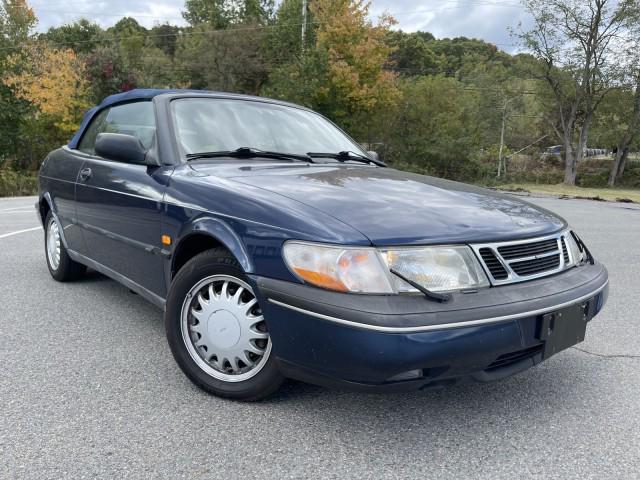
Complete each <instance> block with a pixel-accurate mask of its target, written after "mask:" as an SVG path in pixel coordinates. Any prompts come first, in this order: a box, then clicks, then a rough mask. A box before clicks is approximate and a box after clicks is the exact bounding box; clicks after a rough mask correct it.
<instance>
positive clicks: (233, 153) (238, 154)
mask: <svg viewBox="0 0 640 480" xmlns="http://www.w3.org/2000/svg"><path fill="white" fill-rule="evenodd" d="M219 157H232V158H272V159H275V160H301V161H303V162H308V163H313V159H312V158H311V157H310V156H309V155H298V154H296V153H285V152H269V151H266V150H260V149H258V148H250V147H240V148H236V149H235V150H229V151H219V152H199V153H189V154H187V161H189V160H198V159H200V158H219Z"/></svg>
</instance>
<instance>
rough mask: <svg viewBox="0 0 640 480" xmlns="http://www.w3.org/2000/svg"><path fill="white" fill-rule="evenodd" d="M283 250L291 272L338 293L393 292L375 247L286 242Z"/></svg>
mask: <svg viewBox="0 0 640 480" xmlns="http://www.w3.org/2000/svg"><path fill="white" fill-rule="evenodd" d="M283 253H284V259H285V261H286V262H287V265H288V266H289V268H290V269H291V271H292V272H293V273H295V274H296V275H297V276H298V277H300V279H302V280H304V281H305V282H308V283H310V284H312V285H316V286H318V287H323V288H327V289H329V290H337V291H339V292H360V293H393V289H392V288H391V282H390V281H389V276H388V274H387V272H385V270H384V267H383V265H382V262H381V261H380V258H379V257H378V252H377V251H376V250H374V249H373V248H366V247H365V248H344V247H333V246H328V245H314V244H310V243H301V242H287V243H286V244H285V245H284V249H283Z"/></svg>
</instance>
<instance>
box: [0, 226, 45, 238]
mask: <svg viewBox="0 0 640 480" xmlns="http://www.w3.org/2000/svg"><path fill="white" fill-rule="evenodd" d="M41 228H42V227H33V228H25V229H24V230H16V231H15V232H9V233H5V234H3V235H0V239H3V238H7V237H12V236H13V235H19V234H21V233H27V232H33V231H35V230H40V229H41Z"/></svg>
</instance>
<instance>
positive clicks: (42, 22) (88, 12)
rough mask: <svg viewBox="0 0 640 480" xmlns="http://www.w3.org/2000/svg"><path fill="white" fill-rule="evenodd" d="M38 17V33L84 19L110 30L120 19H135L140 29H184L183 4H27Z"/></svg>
mask: <svg viewBox="0 0 640 480" xmlns="http://www.w3.org/2000/svg"><path fill="white" fill-rule="evenodd" d="M29 3H30V5H31V6H32V7H33V9H34V10H35V13H36V15H37V17H38V20H39V21H38V27H37V30H38V31H41V32H42V31H46V30H48V29H49V28H50V27H54V26H59V25H62V24H64V23H71V22H73V21H75V20H78V19H80V18H87V19H89V20H91V21H93V22H96V23H98V24H99V25H101V26H103V27H109V26H111V25H113V24H114V23H116V22H117V21H118V20H120V18H122V17H125V16H129V17H133V18H135V19H136V20H137V21H138V22H139V23H140V24H141V25H144V26H145V27H152V26H153V25H156V24H159V23H171V24H174V25H176V24H178V25H184V23H185V22H184V20H183V18H182V14H181V11H182V9H183V7H184V1H182V0H109V1H104V0H99V1H92V0H69V1H67V2H65V1H64V0H52V1H49V0H34V1H32V2H29Z"/></svg>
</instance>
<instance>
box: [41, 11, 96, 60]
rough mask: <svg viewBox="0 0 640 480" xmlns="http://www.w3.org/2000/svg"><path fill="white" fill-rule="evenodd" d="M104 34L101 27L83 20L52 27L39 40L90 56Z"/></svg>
mask: <svg viewBox="0 0 640 480" xmlns="http://www.w3.org/2000/svg"><path fill="white" fill-rule="evenodd" d="M103 34H104V32H103V30H102V28H101V27H100V25H98V24H97V23H93V22H90V21H89V20H87V19H85V18H82V19H80V20H78V21H77V22H73V23H71V24H67V25H61V26H59V27H51V28H50V29H49V30H47V32H46V33H41V34H40V35H38V38H39V39H40V40H42V41H45V42H49V43H50V44H52V45H55V46H56V47H64V48H71V49H73V51H74V52H76V53H77V54H88V53H89V52H91V51H92V50H93V49H94V48H96V46H97V45H98V43H99V41H100V40H101V38H102V35H103Z"/></svg>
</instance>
